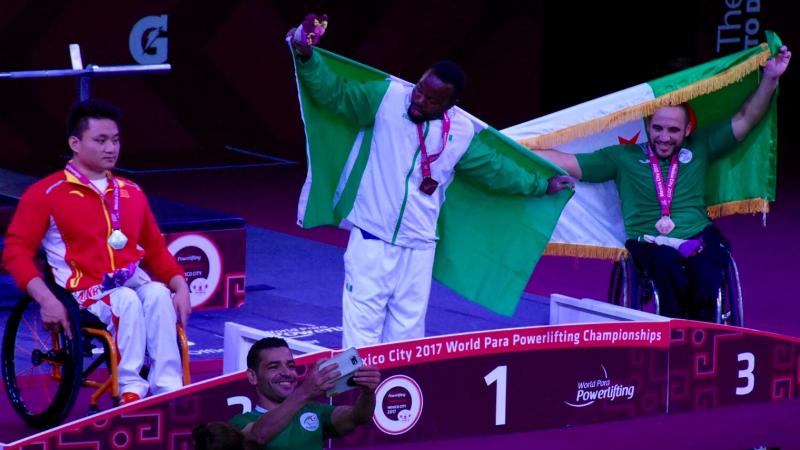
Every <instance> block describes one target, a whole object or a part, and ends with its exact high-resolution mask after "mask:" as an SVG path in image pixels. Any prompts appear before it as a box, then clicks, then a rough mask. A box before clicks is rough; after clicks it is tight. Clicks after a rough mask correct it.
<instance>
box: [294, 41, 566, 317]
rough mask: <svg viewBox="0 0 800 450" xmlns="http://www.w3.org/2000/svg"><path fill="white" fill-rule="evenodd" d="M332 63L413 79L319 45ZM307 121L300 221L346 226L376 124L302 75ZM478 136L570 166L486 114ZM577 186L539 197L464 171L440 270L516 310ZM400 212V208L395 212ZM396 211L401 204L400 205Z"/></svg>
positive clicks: (449, 281) (546, 169)
mask: <svg viewBox="0 0 800 450" xmlns="http://www.w3.org/2000/svg"><path fill="white" fill-rule="evenodd" d="M315 52H317V53H318V54H319V55H320V56H321V57H322V58H323V59H324V61H325V64H326V65H327V66H328V68H330V69H331V70H332V71H333V72H335V73H337V74H338V75H339V76H342V77H345V78H346V79H348V80H352V81H355V82H357V81H369V80H385V79H387V78H391V79H392V80H394V81H398V82H402V83H406V84H408V83H407V82H405V81H402V80H399V79H397V78H393V77H391V76H389V75H388V74H386V73H384V72H381V71H378V70H375V69H373V68H370V67H367V66H365V65H363V64H360V63H357V62H355V61H352V60H349V59H347V58H344V57H342V56H339V55H336V54H334V53H331V52H328V51H325V50H322V49H319V48H317V49H315ZM297 86H298V93H299V99H300V107H301V112H302V115H303V121H304V123H305V131H306V152H307V156H308V175H307V177H306V181H305V184H304V185H303V189H302V191H301V194H300V200H299V204H298V224H299V225H301V226H302V227H304V228H313V227H318V226H324V225H330V226H342V225H343V223H342V222H343V219H345V218H346V217H347V215H348V213H349V212H350V211H351V209H352V208H353V204H354V202H355V197H356V192H357V191H358V188H359V183H360V180H361V177H362V175H363V173H364V169H365V167H366V164H367V158H368V156H369V152H370V143H371V142H372V128H371V127H366V128H362V127H360V126H359V125H357V124H355V123H354V122H352V121H350V120H348V119H345V118H343V117H340V116H337V115H336V114H333V113H332V112H331V111H329V110H327V109H325V108H324V107H322V106H321V105H318V104H317V103H315V102H314V101H313V100H312V99H311V98H310V97H309V96H308V95H306V93H305V92H304V89H303V86H302V84H301V83H300V82H299V80H298V83H297ZM464 114H465V116H467V117H469V118H470V120H471V121H472V123H473V126H474V128H475V133H476V134H475V138H474V139H478V140H481V141H483V142H484V143H486V144H489V145H490V146H491V147H492V148H493V149H494V150H495V151H497V152H499V153H501V154H503V155H505V156H506V157H508V158H511V159H513V160H514V161H516V162H517V163H518V164H519V165H521V166H522V167H525V168H526V169H527V170H529V171H531V172H534V173H536V174H538V175H540V176H542V177H545V178H549V177H551V176H553V175H555V174H559V173H563V172H562V171H561V170H560V169H558V168H556V167H555V166H553V165H552V164H550V163H549V162H547V161H544V160H543V159H541V158H539V157H538V156H536V155H534V154H533V153H532V152H530V151H529V150H528V149H526V148H525V147H523V146H521V145H519V144H518V143H516V142H514V141H513V140H511V139H509V138H508V137H506V136H504V135H503V134H501V133H499V132H498V131H497V130H495V129H493V128H491V127H489V126H487V125H486V124H485V123H484V122H481V121H480V120H478V119H476V118H474V117H472V116H470V115H469V114H467V113H466V112H464ZM569 196H570V193H569V192H567V191H562V192H561V193H559V194H558V195H554V196H544V197H531V196H514V195H505V194H497V193H493V192H490V191H488V190H487V189H485V188H483V187H481V186H479V185H477V184H474V183H473V182H471V181H470V180H468V179H463V178H462V177H460V176H459V174H458V170H456V176H455V179H454V180H453V182H452V183H451V184H450V186H449V187H448V189H447V199H446V201H445V202H444V204H443V206H442V210H441V214H440V216H439V221H438V228H437V234H438V236H439V242H438V244H437V248H436V260H435V263H434V269H433V272H434V278H435V279H437V280H438V281H439V282H441V283H442V284H444V285H445V286H447V287H449V288H450V289H452V290H454V291H455V292H457V293H459V294H460V295H462V296H464V297H466V298H467V299H469V300H472V301H474V302H476V303H478V304H480V305H483V306H485V307H486V308H489V309H491V310H492V311H495V312H498V313H500V314H505V315H512V314H513V313H514V311H515V309H516V306H517V303H518V302H519V298H520V296H521V294H522V291H523V289H524V288H525V285H526V284H527V282H528V280H529V278H530V275H531V273H532V272H533V269H534V267H535V265H536V263H537V262H538V260H539V257H540V256H541V254H542V252H543V251H544V248H545V246H546V245H547V242H548V240H549V238H550V235H551V233H552V231H553V228H554V227H555V224H556V222H557V220H558V217H559V214H560V213H561V210H562V209H563V208H564V205H565V204H566V203H567V201H568V199H569ZM387 213H392V212H387ZM394 213H396V212H394Z"/></svg>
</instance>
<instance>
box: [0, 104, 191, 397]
mask: <svg viewBox="0 0 800 450" xmlns="http://www.w3.org/2000/svg"><path fill="white" fill-rule="evenodd" d="M118 118H119V113H118V111H117V110H116V108H114V107H112V106H111V105H108V104H106V103H103V102H99V101H95V100H89V101H86V102H81V103H78V104H76V105H75V106H74V107H73V109H72V111H71V112H70V119H69V123H70V125H69V128H70V137H69V140H68V142H69V144H70V147H71V148H72V150H73V159H72V160H71V161H70V163H69V164H67V167H66V168H65V169H64V170H63V171H60V172H56V173H54V174H52V175H50V176H48V177H46V178H44V179H42V180H40V181H38V182H37V183H35V184H33V185H32V186H30V187H29V188H28V189H27V190H26V191H25V193H24V194H23V196H22V198H21V199H20V202H19V205H18V207H17V210H16V212H15V214H14V218H13V219H12V221H11V224H10V226H9V228H8V233H7V235H6V240H5V250H4V252H3V265H4V266H5V268H6V269H7V270H8V271H9V272H10V273H11V275H12V276H13V277H14V279H15V280H16V282H17V284H18V285H19V287H20V288H21V289H23V290H25V291H26V292H28V293H29V294H30V295H31V296H32V297H33V298H34V299H35V300H36V301H37V302H39V305H40V307H41V315H42V321H43V322H44V323H45V325H46V326H58V325H61V326H64V325H66V324H67V319H66V313H65V310H64V307H63V305H61V304H60V303H59V302H58V300H56V299H55V297H54V296H53V294H52V292H50V290H49V289H47V286H46V285H45V284H44V282H43V280H42V277H41V275H40V273H39V270H38V269H37V267H36V265H35V262H34V257H35V254H36V252H37V250H38V249H39V247H42V248H43V249H44V250H45V252H46V255H47V262H48V265H49V266H50V268H51V269H52V271H53V275H54V278H55V281H56V283H57V284H58V285H60V286H62V287H64V288H65V289H66V290H67V291H69V292H71V293H72V295H73V297H75V299H76V301H78V303H79V304H80V305H81V307H82V308H86V309H88V310H89V311H90V312H92V313H93V314H95V315H96V316H98V317H99V318H100V319H101V320H102V321H103V322H104V323H105V324H106V325H107V326H108V329H109V330H110V331H112V332H113V333H114V335H115V338H116V342H117V346H118V348H119V351H120V363H119V382H120V391H121V392H122V398H123V401H124V402H129V401H133V400H136V399H138V398H142V397H144V396H145V395H146V394H147V391H148V388H149V390H150V391H151V392H152V393H154V394H156V393H161V392H166V391H169V390H173V389H177V388H179V387H180V386H182V377H181V361H180V355H179V353H178V347H177V342H176V330H175V322H176V309H177V311H178V312H179V313H180V315H181V320H182V321H183V322H184V324H185V322H186V320H187V318H188V314H189V313H190V311H191V303H190V302H189V289H188V286H187V284H186V280H185V278H184V271H183V269H182V268H181V267H180V265H178V263H177V261H176V260H175V258H174V257H173V256H172V255H171V254H170V253H169V251H168V250H167V247H166V245H165V243H164V238H163V236H162V235H161V231H160V230H159V228H158V225H157V223H156V221H155V218H154V217H153V213H152V211H151V210H150V206H149V204H148V202H147V198H146V197H145V195H144V193H143V192H142V190H141V189H140V188H139V186H137V185H136V184H135V183H132V182H131V181H128V180H126V179H123V178H117V177H114V176H113V175H112V174H111V172H110V169H112V168H113V167H114V164H116V160H117V157H118V155H119V129H118V125H117V121H118ZM101 194H102V196H101ZM115 230H116V231H115ZM143 269H146V270H147V272H145V270H143ZM148 273H149V275H148ZM150 275H152V276H153V277H154V278H155V279H157V280H163V281H164V282H166V283H167V284H169V288H171V289H172V291H173V292H175V296H174V298H172V295H171V292H170V289H169V288H167V286H165V285H164V283H161V282H158V281H154V280H152V279H151V278H150ZM173 304H174V306H173ZM145 350H147V352H148V353H149V355H150V357H151V359H152V360H153V364H152V366H151V370H150V373H149V376H148V380H147V381H146V380H144V379H142V378H141V377H140V376H139V371H140V370H141V367H142V364H143V361H144V355H145Z"/></svg>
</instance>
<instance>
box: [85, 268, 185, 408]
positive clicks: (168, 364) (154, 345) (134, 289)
mask: <svg viewBox="0 0 800 450" xmlns="http://www.w3.org/2000/svg"><path fill="white" fill-rule="evenodd" d="M139 272H141V274H140V273H139ZM145 277H146V278H145ZM109 297H110V305H109V304H107V303H105V302H103V301H98V302H97V303H94V304H92V305H91V306H89V307H88V308H87V309H88V310H89V312H91V313H92V314H94V315H96V316H97V317H99V318H100V320H101V321H102V322H103V323H105V324H106V325H107V328H108V331H109V332H111V334H112V335H114V338H115V341H116V344H117V348H118V349H119V354H120V361H119V387H120V392H121V393H125V392H132V393H134V394H137V395H139V397H142V398H144V397H145V396H146V395H147V390H148V388H149V389H150V392H151V393H153V394H160V393H162V392H167V391H172V390H175V389H178V388H180V387H181V386H183V370H182V367H181V358H180V353H179V351H178V341H177V332H176V330H175V323H176V315H175V307H174V306H173V305H172V296H171V294H170V291H169V289H168V288H167V287H166V286H165V285H164V284H163V283H159V282H155V281H151V280H150V279H149V277H147V274H145V273H144V272H143V271H142V270H141V269H139V270H137V274H136V276H134V277H133V278H132V279H131V280H129V282H128V283H126V284H125V286H124V287H120V288H117V289H115V290H113V292H111V293H110V294H109ZM145 350H146V351H147V353H148V354H149V355H150V359H151V364H150V374H149V375H148V377H147V378H148V379H147V380H144V379H143V378H142V377H141V376H139V371H140V370H141V369H142V365H143V364H144V357H145Z"/></svg>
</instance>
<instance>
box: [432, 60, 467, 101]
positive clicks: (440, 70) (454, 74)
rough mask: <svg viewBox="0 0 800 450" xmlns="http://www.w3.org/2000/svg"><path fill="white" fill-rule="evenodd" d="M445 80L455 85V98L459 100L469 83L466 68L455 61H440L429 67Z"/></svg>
mask: <svg viewBox="0 0 800 450" xmlns="http://www.w3.org/2000/svg"><path fill="white" fill-rule="evenodd" d="M429 70H431V71H432V72H433V74H434V75H436V77H437V78H439V79H440V80H442V81H443V82H445V83H447V84H449V85H452V86H453V99H454V100H457V99H458V98H459V97H461V93H462V92H464V87H466V85H467V76H466V75H465V74H464V69H462V68H461V66H459V65H458V64H456V63H454V62H453V61H447V60H444V61H439V62H437V63H435V64H434V65H432V66H431V68H430V69H429Z"/></svg>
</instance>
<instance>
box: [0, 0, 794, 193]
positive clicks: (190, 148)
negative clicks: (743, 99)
mask: <svg viewBox="0 0 800 450" xmlns="http://www.w3.org/2000/svg"><path fill="white" fill-rule="evenodd" d="M749 4H750V7H751V10H755V9H757V10H758V12H755V11H751V12H748V11H747V5H748V2H747V1H746V0H741V1H739V0H707V1H671V2H647V1H638V2H633V1H617V2H610V1H604V2H603V1H601V2H583V1H569V0H564V1H552V0H551V1H525V2H504V1H497V0H495V1H480V0H475V1H462V2H445V1H336V2H333V1H331V2H322V1H315V2H300V1H255V0H250V1H215V2H197V1H190V0H182V1H181V0H171V1H154V0H142V1H135V2H133V1H129V2H109V1H100V0H86V1H40V0H37V1H33V0H2V6H0V71H17V70H38V69H54V68H68V67H69V58H68V51H67V46H68V44H69V43H73V42H74V43H79V44H80V45H81V49H82V54H83V62H84V64H98V65H101V66H108V65H121V64H135V61H134V60H133V58H132V57H131V55H130V52H129V50H128V36H129V33H130V30H131V28H132V26H133V24H134V23H135V22H136V21H137V20H139V19H140V18H141V17H143V16H147V15H161V14H167V15H168V17H169V19H168V21H169V22H168V32H167V37H168V48H169V57H168V61H167V62H169V63H170V64H172V66H173V70H172V72H171V73H169V74H162V75H149V76H143V77H132V76H124V77H114V78H104V79H96V80H94V81H93V82H92V94H93V96H94V97H98V98H103V99H106V100H109V101H111V102H113V103H116V104H118V105H119V106H121V107H122V109H123V110H124V111H125V113H126V118H125V121H124V128H123V140H124V146H123V156H122V160H121V161H120V165H122V166H131V167H174V166H191V165H197V164H206V163H209V162H210V163H221V162H225V161H226V160H228V159H230V158H231V155H230V153H231V152H228V151H226V150H224V146H225V145H233V146H236V147H239V148H245V149H248V150H252V151H255V152H257V153H262V154H269V155H273V156H279V157H283V158H288V159H292V160H296V161H300V162H303V160H304V157H303V152H304V142H303V132H302V123H301V121H300V116H299V111H298V106H297V97H296V95H297V94H296V89H295V86H294V77H293V72H292V68H291V59H290V56H289V52H288V50H287V49H286V46H285V44H284V42H283V37H284V35H285V33H286V31H287V30H288V29H289V28H290V27H291V26H294V25H296V24H297V23H299V22H300V21H301V20H302V18H303V17H304V15H305V13H306V12H307V11H317V12H326V13H327V14H328V15H329V16H330V27H329V29H328V33H327V34H326V35H325V37H324V40H323V42H322V46H324V47H325V48H328V49H330V50H333V51H335V52H337V53H340V54H342V55H345V56H347V57H350V58H352V59H355V60H357V61H360V62H363V63H366V64H369V65H372V66H374V67H377V68H379V69H382V70H384V71H387V72H389V73H392V74H394V75H397V76H399V77H402V78H406V79H409V80H416V79H417V78H418V77H419V75H420V74H421V73H422V72H423V71H424V69H425V68H426V67H427V66H428V65H429V64H430V63H431V62H433V61H436V60H438V59H445V58H447V59H453V60H455V61H457V62H459V63H460V64H462V65H463V66H464V68H465V70H466V72H467V74H468V87H467V90H466V92H465V95H464V97H463V100H462V106H463V107H464V108H465V109H467V110H468V111H470V112H472V113H473V114H475V115H476V116H478V117H480V118H481V119H483V120H485V121H487V122H488V123H490V124H491V125H493V126H495V127H496V128H504V127H507V126H510V125H514V124H517V123H520V122H523V121H526V120H529V119H532V118H534V117H537V116H540V115H543V114H547V113H550V112H553V111H557V110H559V109H562V108H564V107H567V106H571V105H573V104H576V103H579V102H582V101H586V100H589V99H591V98H594V97H597V96H600V95H604V94H607V93H611V92H614V91H617V90H620V89H623V88H626V87H629V86H632V85H635V84H638V83H641V82H644V81H647V80H651V79H654V78H657V77H659V76H661V75H664V74H666V73H669V72H671V71H675V70H676V69H675V67H678V66H679V65H681V64H683V65H686V64H688V65H693V64H695V63H698V62H702V61H705V60H708V59H711V58H713V57H715V56H716V55H717V53H716V50H717V49H716V35H717V27H718V26H719V25H721V24H723V23H724V20H725V19H724V15H725V13H726V12H727V11H730V10H735V11H741V12H740V13H736V12H733V13H729V19H728V22H729V23H732V24H737V25H742V28H741V29H739V30H734V31H733V32H732V34H730V35H731V36H732V35H734V34H735V35H737V36H742V35H745V31H744V23H745V22H746V21H747V20H751V26H753V24H757V25H758V29H759V30H760V31H759V40H763V34H762V33H761V31H763V30H764V29H773V30H775V31H777V32H778V34H779V35H780V36H781V37H782V38H783V40H784V42H786V43H788V44H790V45H791V44H792V43H797V42H800V39H798V29H797V28H798V27H797V25H796V23H795V22H796V18H797V15H796V14H795V13H794V11H793V8H794V7H793V6H792V4H791V3H790V2H778V1H774V0H763V1H752V0H751V1H750V2H749ZM754 21H755V22H754ZM726 36H729V35H726ZM741 48H743V44H742V43H738V44H725V45H723V46H722V47H721V48H720V51H721V53H732V52H735V51H737V50H740V49H741ZM798 78H800V77H798V68H791V69H790V71H789V73H788V74H787V76H786V77H785V78H784V80H783V82H782V86H781V91H782V93H781V101H780V110H781V126H780V130H781V132H780V133H781V134H780V139H781V142H780V152H779V153H780V163H779V171H780V172H781V177H789V178H793V177H797V176H796V175H795V174H794V173H793V172H794V170H792V167H794V166H795V165H796V163H797V160H798V158H797V156H795V152H794V151H792V148H793V146H794V142H796V138H794V136H792V134H793V133H790V130H789V127H790V126H791V125H792V115H793V106H794V104H795V99H796V97H797V96H796V94H795V92H797V90H798V88H797V84H798V83H797V81H798ZM74 83H75V82H74V80H73V79H39V80H10V79H0V136H2V144H0V167H2V168H6V169H12V170H17V171H21V172H26V173H31V174H34V175H42V174H44V173H47V172H49V171H51V170H54V169H55V168H57V167H59V166H60V165H62V164H63V159H61V156H60V155H62V154H64V152H65V149H66V146H65V137H64V125H63V123H64V117H65V114H66V111H67V109H68V107H69V105H70V103H71V102H72V101H73V100H74V99H75V84H74Z"/></svg>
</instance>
